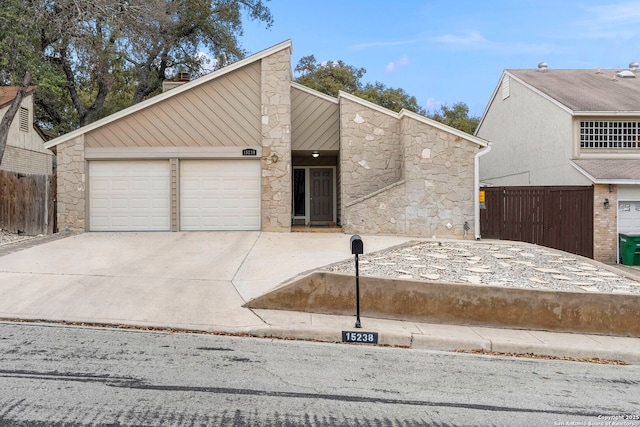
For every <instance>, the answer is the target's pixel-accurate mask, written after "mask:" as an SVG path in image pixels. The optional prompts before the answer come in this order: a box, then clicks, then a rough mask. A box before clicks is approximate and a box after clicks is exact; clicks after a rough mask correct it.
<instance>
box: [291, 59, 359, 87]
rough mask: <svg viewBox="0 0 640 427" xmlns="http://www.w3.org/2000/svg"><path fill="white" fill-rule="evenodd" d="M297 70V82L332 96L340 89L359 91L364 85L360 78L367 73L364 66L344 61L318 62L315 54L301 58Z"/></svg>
mask: <svg viewBox="0 0 640 427" xmlns="http://www.w3.org/2000/svg"><path fill="white" fill-rule="evenodd" d="M295 71H296V72H298V73H300V76H299V77H298V78H297V79H295V80H296V82H298V83H300V84H301V85H305V86H307V87H309V88H311V89H314V90H317V91H318V92H322V93H325V94H327V95H330V96H338V92H340V91H344V92H348V93H355V92H357V91H358V90H359V89H360V88H361V87H362V83H361V82H360V79H361V78H362V76H364V73H366V70H365V69H364V68H356V67H353V66H351V65H347V64H345V63H344V62H343V61H337V62H333V61H328V62H325V63H321V64H318V63H317V62H316V58H315V56H313V55H309V56H304V57H302V58H300V61H299V62H298V65H296V68H295Z"/></svg>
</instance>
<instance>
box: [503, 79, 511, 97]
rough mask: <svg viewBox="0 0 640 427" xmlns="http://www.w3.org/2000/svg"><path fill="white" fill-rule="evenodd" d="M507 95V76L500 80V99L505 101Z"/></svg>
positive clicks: (508, 93)
mask: <svg viewBox="0 0 640 427" xmlns="http://www.w3.org/2000/svg"><path fill="white" fill-rule="evenodd" d="M509 95H510V92H509V76H504V79H502V99H507V98H508V97H509Z"/></svg>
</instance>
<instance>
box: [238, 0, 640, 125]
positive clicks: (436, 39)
mask: <svg viewBox="0 0 640 427" xmlns="http://www.w3.org/2000/svg"><path fill="white" fill-rule="evenodd" d="M266 4H267V5H268V7H269V9H270V10H271V13H272V14H273V17H274V24H273V26H272V27H271V28H270V29H266V28H265V25H264V24H258V23H256V22H253V21H247V22H245V31H244V36H242V37H241V39H240V41H241V44H242V46H243V48H244V49H245V50H247V51H248V52H249V53H250V54H252V53H256V52H259V51H261V50H263V49H266V48H268V47H270V46H273V45H275V44H278V43H280V42H283V41H285V40H288V39H291V41H292V42H293V56H292V64H293V67H294V68H295V65H296V64H297V63H298V61H299V59H300V58H301V57H303V56H307V55H314V56H315V57H316V60H317V61H318V62H324V61H330V60H331V61H337V60H343V61H344V62H345V63H346V64H348V65H353V66H355V67H363V68H365V69H366V70H367V72H366V74H365V75H364V78H363V82H365V83H367V82H371V83H373V82H375V81H380V82H382V83H384V84H385V85H386V86H388V87H394V88H402V89H404V90H405V91H406V92H407V93H409V94H410V95H413V96H415V97H416V98H417V99H418V103H419V104H420V105H421V106H423V107H424V108H426V109H427V110H429V111H435V110H436V109H437V108H439V106H440V105H442V104H447V105H453V104H454V103H456V102H464V103H466V104H467V105H468V106H469V109H470V114H471V115H474V116H481V115H482V113H483V111H484V108H485V107H486V104H487V102H488V101H489V98H490V97H491V94H492V93H493V90H494V89H495V87H496V84H497V82H498V80H499V78H500V75H501V73H502V71H503V70H504V69H510V68H536V67H537V65H538V63H539V62H542V61H544V62H547V63H548V65H549V69H553V68H557V69H558V68H592V69H596V68H603V69H604V68H626V67H627V66H628V65H629V63H630V62H633V61H638V62H640V1H619V2H616V1H612V2H603V1H589V0H584V1H564V0H551V1H547V0H538V1H527V0H519V1H491V0H484V1H466V0H458V1H451V2H449V1H436V0H428V1H427V0H424V1H419V0H394V1H383V0H366V1H365V0H341V1H337V0H271V1H268V2H267V3H266Z"/></svg>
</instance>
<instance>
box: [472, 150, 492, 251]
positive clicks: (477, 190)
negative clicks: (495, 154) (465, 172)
mask: <svg viewBox="0 0 640 427" xmlns="http://www.w3.org/2000/svg"><path fill="white" fill-rule="evenodd" d="M489 151H491V143H490V142H489V143H487V148H485V149H484V150H482V151H480V152H478V154H476V155H475V157H474V159H473V167H474V171H473V184H474V196H473V208H474V215H475V218H474V221H473V225H474V229H475V230H474V231H475V234H476V240H480V157H481V156H484V155H485V154H487V153H488V152H489Z"/></svg>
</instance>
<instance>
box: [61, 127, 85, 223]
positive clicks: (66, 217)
mask: <svg viewBox="0 0 640 427" xmlns="http://www.w3.org/2000/svg"><path fill="white" fill-rule="evenodd" d="M56 149H57V158H58V159H57V160H58V163H57V165H58V171H57V174H58V194H57V201H58V202H57V203H58V228H59V229H60V231H65V230H66V229H69V230H73V231H76V232H82V231H85V230H86V224H85V213H86V210H85V196H86V191H85V184H86V183H85V179H86V178H85V161H84V137H83V136H79V137H77V138H74V139H72V140H69V141H66V142H63V143H61V144H60V145H58V146H57V147H56Z"/></svg>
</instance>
